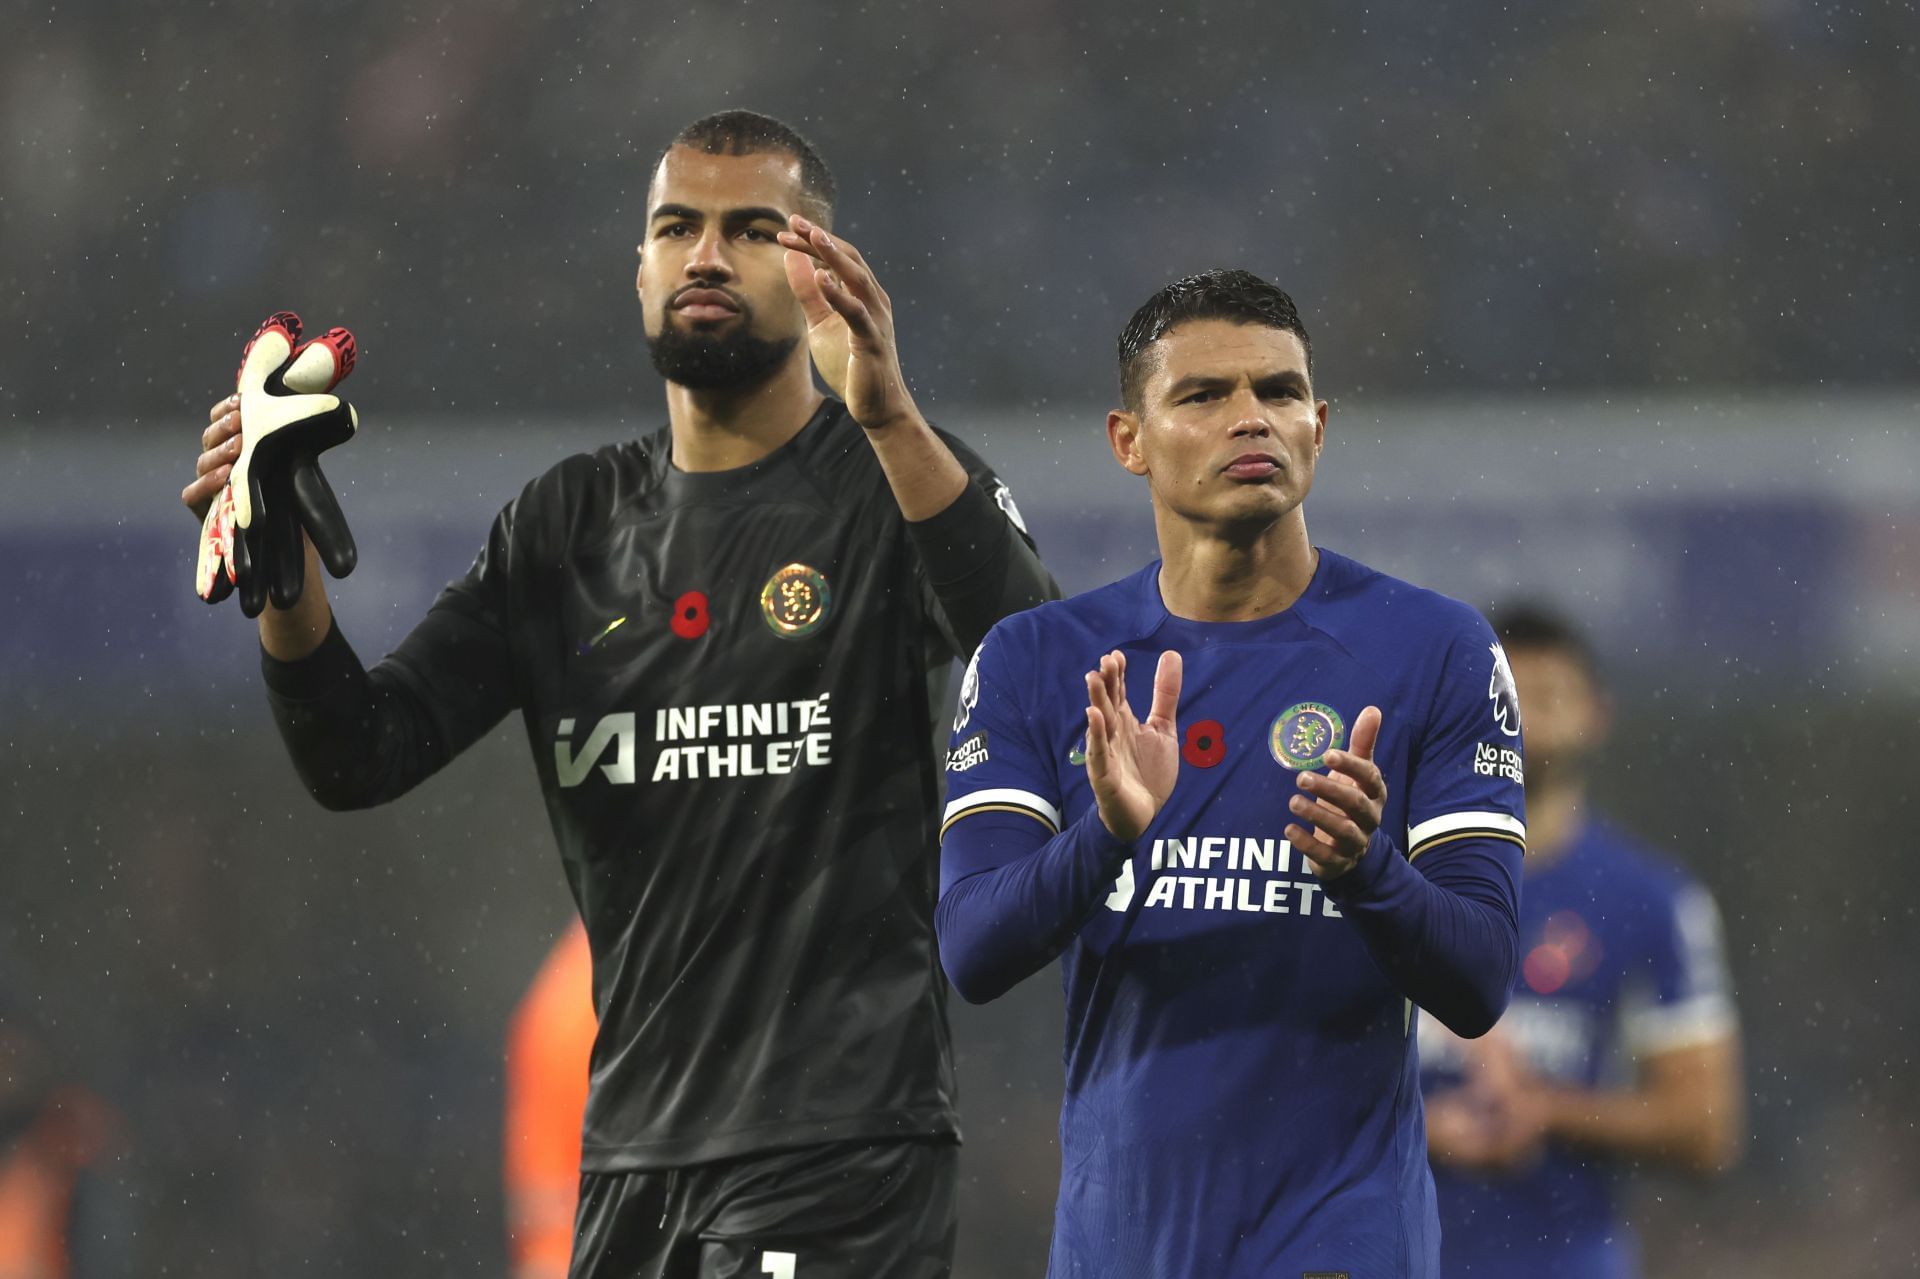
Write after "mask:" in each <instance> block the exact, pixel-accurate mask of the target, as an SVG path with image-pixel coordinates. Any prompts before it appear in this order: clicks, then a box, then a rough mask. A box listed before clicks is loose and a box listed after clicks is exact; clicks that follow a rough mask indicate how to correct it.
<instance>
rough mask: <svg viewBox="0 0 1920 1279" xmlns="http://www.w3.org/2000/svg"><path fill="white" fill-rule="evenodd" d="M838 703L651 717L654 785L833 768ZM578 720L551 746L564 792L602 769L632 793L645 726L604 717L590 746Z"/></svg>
mask: <svg viewBox="0 0 1920 1279" xmlns="http://www.w3.org/2000/svg"><path fill="white" fill-rule="evenodd" d="M832 699H833V695H832V694H831V693H822V694H820V695H819V696H818V697H808V698H800V699H798V700H795V701H785V702H721V703H712V704H708V705H704V706H666V707H661V708H659V709H657V710H655V711H654V712H653V718H652V723H651V725H650V727H651V728H652V730H653V731H652V738H651V740H650V742H649V743H648V745H649V746H650V747H651V748H652V749H651V756H650V759H649V762H648V764H647V766H646V769H645V771H646V773H647V776H648V780H649V781H652V782H687V781H719V780H724V779H729V778H744V777H782V776H785V775H787V774H789V773H795V772H799V771H800V770H802V769H807V768H822V767H825V766H826V765H828V764H831V763H832V762H833V700H832ZM576 729H577V723H576V721H575V720H574V719H572V718H567V719H563V720H561V721H560V723H559V725H558V726H557V729H556V737H555V740H554V743H553V764H554V772H555V774H556V775H557V777H558V779H559V782H560V786H561V788H562V789H571V788H573V787H575V786H578V785H580V784H581V783H582V782H585V781H586V780H587V779H588V778H589V777H591V776H592V774H593V772H594V770H595V768H598V769H599V771H600V773H601V775H602V776H603V777H604V778H605V779H606V781H607V782H608V783H609V784H611V785H614V786H631V785H633V784H634V782H636V781H637V780H638V779H639V775H640V773H641V771H642V770H641V767H640V761H639V755H640V729H641V719H640V717H639V716H638V715H636V714H635V713H634V712H633V711H619V712H616V713H614V714H612V715H605V716H602V717H601V718H600V719H599V720H598V721H597V722H595V724H594V725H593V727H592V729H590V730H589V731H588V732H587V734H586V736H585V737H584V738H581V737H580V736H579V734H578V733H577V731H576Z"/></svg>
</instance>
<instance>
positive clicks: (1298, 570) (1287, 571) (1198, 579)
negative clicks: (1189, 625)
mask: <svg viewBox="0 0 1920 1279" xmlns="http://www.w3.org/2000/svg"><path fill="white" fill-rule="evenodd" d="M1153 516H1154V525H1155V529H1156V531H1157V532H1158V534H1159V540H1160V559H1161V565H1160V598H1161V600H1162V601H1163V602H1165V604H1166V606H1167V611H1168V612H1170V613H1172V614H1173V615H1174V616H1175V617H1184V618H1187V619H1188V620H1190V621H1195V622H1246V621H1252V620H1253V619H1255V618H1260V617H1269V616H1271V615H1272V614H1274V613H1278V612H1280V611H1281V610H1282V609H1285V608H1289V607H1291V606H1292V604H1293V602H1294V601H1295V600H1297V599H1299V598H1300V596H1301V595H1302V594H1303V593H1304V592H1305V591H1306V589H1307V583H1309V582H1311V581H1312V580H1313V570H1314V567H1315V566H1316V565H1317V564H1318V563H1319V562H1320V553H1319V552H1318V551H1316V550H1314V549H1313V543H1311V542H1309V541H1308V540H1307V520H1306V516H1305V515H1304V514H1302V513H1301V510H1300V508H1299V507H1297V506H1296V507H1294V508H1293V509H1292V510H1291V511H1288V512H1287V513H1286V514H1285V515H1283V516H1281V517H1280V518H1279V519H1278V520H1277V521H1275V522H1274V523H1272V524H1269V525H1267V526H1265V527H1264V528H1261V529H1259V530H1258V531H1257V532H1255V533H1253V534H1251V535H1248V534H1245V533H1243V532H1241V531H1239V530H1232V529H1221V528H1218V527H1215V526H1209V525H1203V524H1195V523H1193V522H1191V521H1187V520H1183V519H1181V518H1180V517H1178V516H1175V515H1171V514H1169V513H1168V512H1167V511H1166V509H1165V508H1164V507H1163V506H1161V505H1159V504H1158V503H1155V505H1154V511H1153Z"/></svg>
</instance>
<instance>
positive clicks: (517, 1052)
mask: <svg viewBox="0 0 1920 1279" xmlns="http://www.w3.org/2000/svg"><path fill="white" fill-rule="evenodd" d="M598 1026H599V1023H598V1021H597V1020H596V1019H595V1017H594V1012H593V953H592V951H591V950H590V949H589V948H588V946H587V930H586V929H585V928H583V927H581V925H580V921H579V920H578V919H576V920H574V921H573V923H572V924H571V925H570V926H569V927H568V929H567V931H566V932H565V933H564V934H562V936H561V938H560V940H559V941H557V942H555V943H554V947H553V949H552V950H551V951H549V952H548V953H547V958H546V962H544V963H543V964H541V965H540V971H539V973H538V974H537V975H536V976H535V977H534V979H533V985H532V986H530V987H529V988H528V990H527V993H526V995H525V996H524V997H522V998H521V1000H520V1006H519V1007H518V1008H516V1009H515V1010H514V1014H513V1025H512V1027H511V1029H509V1031H508V1032H507V1113H506V1128H505V1151H504V1161H503V1172H504V1175H505V1181H506V1192H507V1255H508V1257H509V1259H510V1260H511V1261H512V1263H513V1279H562V1276H564V1275H565V1274H566V1273H567V1258H568V1256H569V1254H570V1253H571V1252H572V1250H573V1213H574V1209H575V1208H576V1207H577V1206H578V1204H579V1201H580V1125H581V1122H582V1120H583V1118H584V1117H585V1114H586V1109H587V1072H588V1069H589V1061H590V1059H591V1057H592V1056H593V1036H594V1032H595V1030H596V1029H597V1028H598Z"/></svg>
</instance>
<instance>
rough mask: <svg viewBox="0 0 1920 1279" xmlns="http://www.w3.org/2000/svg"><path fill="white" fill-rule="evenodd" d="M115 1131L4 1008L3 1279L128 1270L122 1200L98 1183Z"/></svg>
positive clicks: (98, 1103)
mask: <svg viewBox="0 0 1920 1279" xmlns="http://www.w3.org/2000/svg"><path fill="white" fill-rule="evenodd" d="M119 1126H120V1121H119V1116H118V1115H116V1114H115V1113H114V1110H113V1108H112V1107H111V1106H109V1105H108V1104H107V1103H106V1102H105V1101H103V1100H102V1099H101V1098H100V1097H98V1096H96V1095H95V1094H94V1093H92V1092H90V1091H89V1090H87V1089H86V1088H83V1087H81V1086H80V1085H78V1084H74V1083H67V1082H62V1080H61V1078H60V1075H59V1072H58V1071H56V1070H55V1069H54V1067H53V1065H52V1063H51V1062H50V1061H49V1059H48V1056H47V1053H46V1049H45V1046H44V1045H43V1044H42V1043H41V1042H40V1039H39V1037H38V1036H36V1035H34V1034H33V1033H31V1032H30V1031H28V1030H27V1029H26V1028H25V1027H24V1026H23V1025H22V1024H21V1022H20V1020H19V1019H18V1018H16V1017H13V1016H10V1015H9V1014H8V1012H7V1010H6V1009H4V1008H0V1279H90V1276H93V1275H107V1274H127V1273H130V1269H129V1266H128V1264H127V1244H128V1242H129V1231H128V1229H127V1222H126V1218H125V1215H124V1213H123V1212H122V1211H120V1209H121V1208H123V1207H124V1199H123V1197H122V1196H120V1195H118V1194H115V1193H113V1192H111V1191H109V1190H108V1188H107V1187H106V1185H105V1184H103V1178H102V1176H101V1173H102V1170H103V1169H104V1167H105V1166H106V1165H107V1164H108V1162H109V1161H110V1160H111V1159H112V1157H113V1155H114V1153H115V1148H116V1145H117V1139H118V1136H119V1133H118V1129H119Z"/></svg>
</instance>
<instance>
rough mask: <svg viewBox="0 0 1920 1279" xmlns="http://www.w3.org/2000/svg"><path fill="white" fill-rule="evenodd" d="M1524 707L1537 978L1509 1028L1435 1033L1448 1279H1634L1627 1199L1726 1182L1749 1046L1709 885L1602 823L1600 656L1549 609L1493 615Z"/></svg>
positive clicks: (1531, 935)
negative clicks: (1666, 1186) (1596, 770)
mask: <svg viewBox="0 0 1920 1279" xmlns="http://www.w3.org/2000/svg"><path fill="white" fill-rule="evenodd" d="M1495 622H1496V624H1497V626H1498V630H1499V634H1500V639H1501V642H1502V644H1503V645H1504V646H1505V648H1506V651H1507V652H1508V654H1510V655H1511V657H1512V659H1513V673H1514V676H1515V679H1516V681H1517V683H1518V686H1519V687H1520V688H1521V689H1522V690H1524V692H1525V694H1526V699H1527V734H1528V742H1527V744H1528V747H1529V754H1528V758H1527V766H1526V791H1527V808H1528V817H1529V820H1530V835H1529V844H1528V850H1529V851H1528V857H1527V868H1526V877H1525V885H1526V892H1525V900H1524V903H1523V905H1522V909H1521V911H1520V939H1521V955H1522V959H1521V968H1520V980H1519V984H1518V986H1517V988H1516V989H1515V991H1514V996H1513V1003H1512V1006H1511V1007H1509V1008H1508V1010H1507V1015H1506V1017H1505V1018H1503V1019H1502V1020H1501V1023H1500V1025H1499V1027H1498V1028H1496V1029H1495V1030H1494V1032H1493V1033H1492V1034H1490V1035H1488V1036H1486V1037H1485V1038H1483V1039H1481V1040H1478V1041H1476V1042H1474V1043H1471V1044H1468V1043H1463V1042H1462V1041H1460V1040H1459V1039H1457V1038H1455V1037H1454V1036H1453V1035H1451V1034H1450V1033H1448V1032H1447V1031H1446V1029H1445V1028H1444V1027H1441V1026H1439V1025H1438V1024H1436V1023H1434V1022H1432V1021H1430V1020H1425V1019H1423V1020H1422V1023H1421V1027H1420V1036H1419V1037H1420V1056H1421V1066H1422V1076H1421V1079H1422V1084H1423V1086H1424V1088H1425V1090H1426V1097H1427V1140H1428V1144H1429V1147H1430V1151H1431V1155H1432V1159H1433V1165H1434V1182H1435V1185H1436V1189H1437V1191H1438V1194H1439V1202H1440V1221H1441V1226H1442V1243H1441V1249H1440V1251H1441V1256H1442V1259H1443V1260H1444V1262H1445V1263H1446V1270H1447V1275H1448V1279H1519V1277H1520V1276H1526V1277H1527V1279H1532V1277H1533V1276H1536V1275H1554V1276H1557V1277H1558V1279H1631V1276H1634V1275H1637V1274H1639V1273H1640V1264H1639V1256H1638V1252H1639V1249H1638V1245H1637V1242H1636V1239H1635V1236H1634V1232H1633V1230H1632V1229H1631V1227H1630V1226H1629V1225H1628V1224H1627V1223H1626V1222H1625V1221H1623V1220H1622V1219H1621V1214H1620V1211H1619V1207H1618V1205H1617V1204H1616V1203H1615V1193H1616V1192H1615V1185H1614V1182H1615V1179H1616V1177H1617V1175H1618V1174H1619V1173H1621V1172H1624V1171H1626V1170H1627V1169H1628V1168H1629V1167H1631V1166H1632V1165H1633V1164H1636V1163H1639V1164H1649V1165H1664V1166H1666V1167H1670V1168H1677V1169H1681V1170H1684V1171H1688V1172H1694V1173H1706V1172H1712V1171H1715V1170H1717V1169H1719V1168H1722V1167H1725V1166H1726V1164H1727V1163H1728V1162H1730V1161H1731V1159H1732V1157H1733V1154H1734V1152H1735V1150H1736V1149H1737V1148H1738V1146H1739V1142H1740V1134H1741V1128H1742V1119H1741V1115H1742V1111H1743V1109H1744V1107H1743V1105H1742V1102H1743V1097H1742V1090H1741V1083H1740V1032H1739V1025H1738V1020H1737V1018H1736V1015H1735V1011H1734V1006H1733V1001H1732V998H1731V995H1730V993H1729V990H1728V982H1727V973H1726V962H1725V958H1724V956H1723V954H1722V949H1721V941H1720V924H1719V915H1718V912H1717V911H1716V910H1715V908H1714V904H1713V899H1712V898H1711V897H1710V896H1708V894H1707V891H1706V889H1704V888H1702V887H1701V886H1700V885H1699V884H1697V883H1695V882H1694V881H1693V879H1692V878H1691V877H1689V876H1688V875H1686V874H1685V873H1683V872H1682V871H1681V870H1680V869H1679V868H1678V867H1677V866H1674V865H1672V864H1671V863H1670V862H1668V861H1667V860H1666V859H1665V858H1662V857H1660V856H1658V855H1656V854H1654V853H1653V852H1651V851H1649V850H1646V849H1643V848H1641V847H1639V846H1638V845H1637V844H1636V843H1635V842H1634V841H1632V840H1630V839H1628V838H1627V837H1626V836H1625V835H1623V834H1622V833H1621V832H1620V831H1618V830H1616V829H1614V828H1612V827H1611V826H1609V825H1607V824H1606V823H1605V822H1604V821H1601V820H1599V819H1598V818H1596V817H1595V816H1594V815H1593V813H1592V811H1591V808H1590V806H1589V804H1588V801H1587V776H1588V773H1589V771H1590V761H1591V760H1592V759H1593V758H1594V756H1595V753H1596V752H1597V751H1598V749H1599V748H1600V746H1601V745H1602V743H1603V742H1604V741H1605V738H1606V727H1607V719H1608V710H1607V701H1606V695H1605V693H1604V691H1603V690H1602V688H1601V685H1600V682H1599V677H1598V674H1597V670H1596V664H1595V662H1594V659H1593V655H1592V652H1591V650H1590V649H1589V648H1588V646H1587V643H1586V641H1585V640H1584V639H1583V638H1582V637H1581V635H1580V634H1579V633H1578V632H1577V631H1576V630H1574V629H1573V627H1572V626H1571V625H1570V624H1569V623H1568V622H1566V621H1565V620H1564V619H1562V618H1559V617H1557V616H1555V615H1554V614H1552V613H1550V612H1548V611H1546V610H1544V609H1540V608H1537V607H1530V606H1516V607H1513V608H1509V609H1503V610H1500V611H1498V612H1497V613H1496V614H1495Z"/></svg>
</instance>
